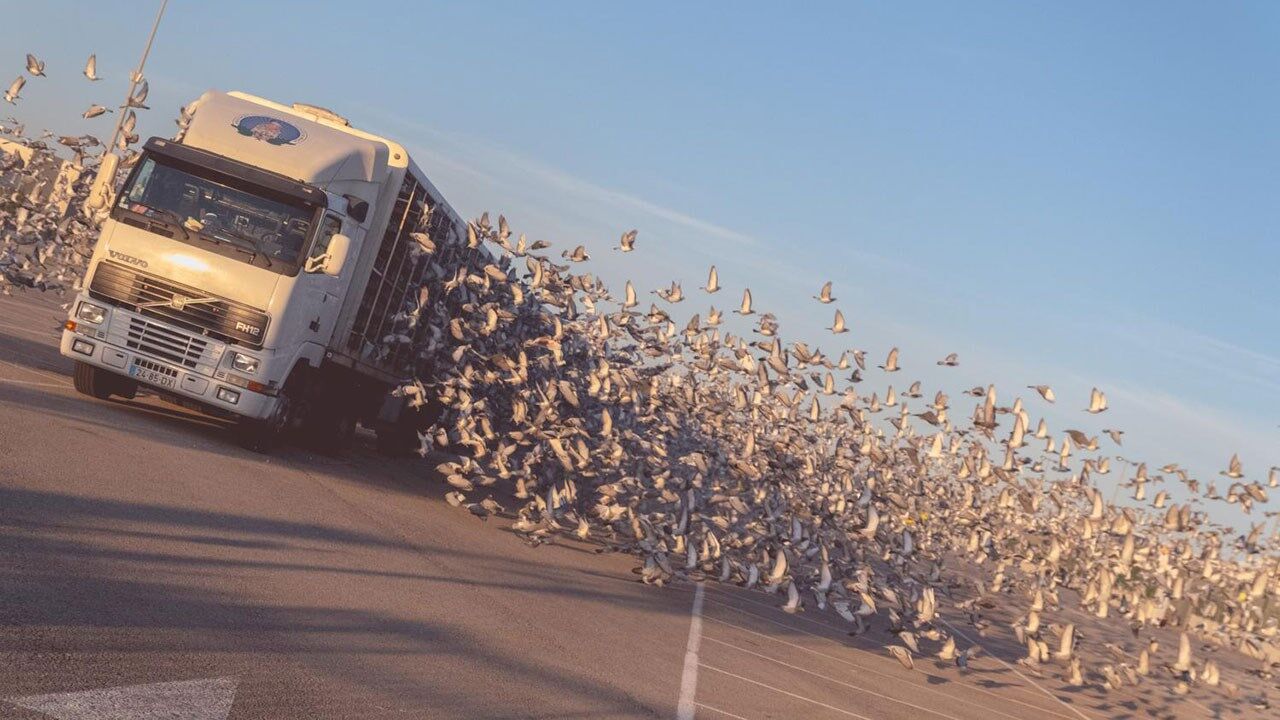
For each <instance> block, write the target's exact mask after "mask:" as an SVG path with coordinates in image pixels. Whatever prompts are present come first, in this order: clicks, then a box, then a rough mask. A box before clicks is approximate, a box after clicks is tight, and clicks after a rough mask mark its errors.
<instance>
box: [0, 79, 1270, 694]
mask: <svg viewBox="0 0 1280 720" xmlns="http://www.w3.org/2000/svg"><path fill="white" fill-rule="evenodd" d="M32 60H34V58H33V59H32ZM28 70H29V71H30V72H31V73H32V74H33V75H36V76H38V75H39V74H41V73H42V72H43V66H42V65H41V64H39V63H38V61H36V62H35V63H34V64H32V63H29V67H28ZM37 70H38V71H40V72H37ZM93 70H94V68H93V62H92V58H91V59H90V64H89V66H88V67H87V68H86V72H85V74H86V76H88V77H89V78H90V79H94V77H95V74H94V72H93ZM21 89H22V85H21V83H15V87H13V88H10V92H9V93H7V94H6V97H7V98H16V97H17V93H18V91H20V90H21ZM139 104H140V101H139ZM14 207H15V202H14V201H13V199H9V200H7V201H6V204H0V223H3V237H2V238H0V240H3V242H4V243H6V245H0V271H2V272H4V273H5V277H9V278H10V283H11V284H12V283H13V282H14V281H13V280H12V273H11V272H10V271H9V270H4V269H3V268H5V267H9V266H6V265H5V263H6V258H9V259H8V260H7V262H8V263H9V264H10V266H11V265H12V264H13V262H14V258H15V257H16V256H15V255H13V254H12V252H13V251H12V250H11V249H10V247H11V246H10V245H8V243H9V242H10V238H12V237H17V238H26V239H28V240H31V241H32V242H30V243H28V245H33V246H34V247H36V248H37V250H36V252H35V254H34V257H31V253H27V255H26V256H24V257H26V258H27V259H26V260H25V262H26V263H28V265H27V266H25V270H23V272H27V273H28V274H30V273H31V271H32V270H34V269H36V268H35V267H33V265H32V264H33V263H38V264H40V265H41V266H42V267H48V268H49V269H45V270H44V271H43V272H45V273H46V277H47V274H48V273H50V272H52V269H51V267H52V265H58V264H59V263H61V265H62V266H63V268H64V269H63V270H61V271H60V272H61V273H62V274H61V275H59V277H61V278H62V280H63V282H64V285H66V286H68V287H71V286H74V282H70V279H71V278H72V277H73V276H74V273H75V272H77V270H78V268H81V267H82V266H83V259H84V257H85V256H86V247H87V246H86V245H85V244H84V243H86V242H88V241H89V240H90V239H91V230H92V227H91V222H90V221H82V220H78V219H75V220H65V219H64V220H63V221H62V222H66V223H68V224H69V225H68V226H65V227H64V226H63V225H62V224H60V223H57V222H52V221H50V220H48V219H42V217H43V216H42V215H41V214H40V212H39V211H38V210H37V209H31V208H20V210H24V211H26V212H25V214H23V215H21V216H19V214H18V212H19V211H17V210H15V209H14ZM428 222H429V221H428V218H424V219H423V226H422V227H423V228H425V227H427V226H428V225H427V223H428ZM416 237H417V239H418V241H419V244H420V246H421V250H422V254H423V258H422V261H423V262H425V263H427V266H428V272H427V274H426V276H425V280H424V285H423V286H422V287H421V288H420V289H419V291H418V292H417V293H416V294H415V296H414V298H413V299H412V300H411V301H409V302H408V305H407V306H406V307H405V308H404V309H403V312H401V313H400V315H399V316H398V323H399V326H398V327H397V328H396V329H395V331H394V332H393V333H391V334H390V335H388V337H387V339H386V342H387V343H398V342H412V343H414V344H415V351H416V358H417V361H418V362H417V366H418V368H419V378H418V379H417V380H414V381H413V382H412V383H409V384H407V385H405V386H404V387H402V388H400V389H399V390H398V392H400V393H402V394H403V395H405V396H407V397H409V398H410V399H411V404H412V405H414V406H415V407H420V408H422V407H426V408H430V409H432V410H434V411H436V416H437V417H439V418H440V419H439V420H438V421H437V422H436V423H434V424H433V425H432V426H431V427H430V429H429V430H428V431H426V432H424V433H422V435H421V440H422V447H421V452H422V454H423V455H424V456H430V457H433V458H435V459H436V461H437V463H438V464H437V466H436V469H437V470H438V471H439V473H440V476H441V477H442V478H443V481H444V482H446V483H448V485H449V486H451V487H450V491H449V493H448V495H447V499H448V501H449V503H450V504H451V505H454V506H457V507H459V508H463V509H465V510H467V511H469V512H472V513H474V514H476V515H478V516H481V517H486V516H489V515H504V516H507V517H512V518H514V523H513V525H512V527H513V529H514V530H515V531H516V532H517V533H519V534H520V535H521V536H522V537H524V538H525V539H527V540H528V541H529V542H530V543H533V544H542V543H546V542H553V541H555V540H556V539H557V538H558V537H562V536H563V537H577V538H581V539H584V540H590V541H593V542H596V543H598V544H599V546H600V547H601V548H602V549H612V550H616V551H621V552H627V553H631V554H633V555H634V556H635V557H636V558H637V563H638V568H637V573H638V574H639V576H640V578H641V579H642V580H643V581H644V582H645V583H650V584H654V585H662V584H666V583H671V582H675V581H681V580H695V581H704V580H705V581H718V582H722V583H733V584H736V585H740V586H744V587H747V588H757V589H760V590H762V591H764V592H767V593H775V594H777V596H778V597H779V600H778V602H779V604H780V605H781V607H782V609H783V610H785V611H787V612H792V613H796V612H804V611H819V610H827V609H830V611H831V612H833V613H834V614H835V615H837V616H839V617H840V618H842V622H844V623H845V624H846V625H847V628H848V631H849V633H850V634H852V635H859V636H864V637H868V638H870V637H877V638H883V637H889V638H890V639H891V642H890V644H889V645H888V646H887V652H889V653H890V654H892V655H893V657H895V658H897V659H898V660H899V661H900V662H901V663H902V664H903V665H904V666H905V667H907V668H913V667H915V664H916V662H917V660H918V659H921V658H923V657H925V656H935V657H936V658H938V659H940V660H943V661H946V662H954V663H956V664H957V665H959V666H960V667H962V668H964V667H968V666H969V664H970V662H972V661H974V660H975V659H976V658H977V657H978V656H979V652H980V648H979V647H978V646H977V645H975V644H973V643H971V642H969V641H968V640H967V639H966V638H968V637H969V636H970V635H976V636H979V637H982V638H985V640H983V641H982V642H986V643H995V642H1001V641H1004V640H1009V641H1012V640H1016V642H1017V643H1018V647H1019V648H1020V650H1019V651H1018V652H1019V655H1020V657H1021V659H1020V660H1019V663H1020V665H1021V667H1022V668H1023V669H1024V671H1027V672H1033V673H1037V674H1043V675H1053V676H1056V677H1060V678H1061V679H1062V680H1063V681H1064V682H1066V683H1068V684H1070V685H1076V686H1089V687H1091V688H1093V689H1095V690H1097V691H1099V692H1103V691H1109V692H1125V691H1126V690H1128V689H1132V688H1133V687H1134V686H1139V685H1147V686H1148V687H1160V688H1165V689H1167V692H1168V694H1169V695H1170V698H1175V697H1176V696H1178V695H1186V694H1188V693H1191V692H1196V693H1211V694H1216V693H1221V694H1222V697H1223V698H1224V699H1225V700H1226V701H1227V702H1229V703H1244V702H1246V701H1247V702H1248V703H1250V704H1251V705H1252V706H1254V707H1257V708H1262V709H1265V708H1268V707H1270V700H1269V699H1268V697H1267V692H1266V691H1267V689H1268V688H1270V689H1272V690H1274V689H1275V688H1276V682H1277V678H1276V675H1275V673H1276V667H1277V666H1278V665H1280V601H1278V600H1277V591H1280V553H1278V552H1277V547H1278V545H1280V540H1278V539H1277V537H1276V536H1275V534H1274V533H1272V534H1271V535H1270V536H1268V535H1267V534H1266V532H1265V527H1266V525H1267V523H1268V521H1269V520H1270V518H1273V517H1275V516H1276V514H1277V513H1276V512H1275V511H1264V510H1263V509H1264V508H1265V507H1266V505H1267V503H1268V501H1269V496H1270V494H1271V493H1272V492H1274V491H1275V488H1276V487H1277V486H1278V485H1280V468H1275V467H1273V468H1270V469H1269V470H1262V471H1257V470H1251V471H1249V472H1247V471H1246V469H1245V468H1243V467H1242V466H1241V464H1240V462H1239V460H1238V459H1236V458H1234V457H1233V458H1232V459H1231V461H1230V462H1229V463H1228V464H1227V467H1226V469H1224V470H1223V471H1222V472H1221V477H1222V478H1223V480H1221V482H1223V483H1224V484H1225V485H1226V490H1225V492H1221V491H1219V490H1218V488H1217V487H1216V483H1215V482H1214V481H1212V480H1210V479H1202V478H1197V477H1195V476H1194V475H1193V474H1192V473H1190V472H1189V471H1187V470H1186V469H1184V468H1182V467H1179V466H1178V465H1177V464H1161V465H1156V464H1153V463H1145V462H1140V461H1134V460H1129V459H1125V458H1122V457H1119V456H1118V455H1114V453H1113V450H1114V448H1118V447H1119V446H1120V445H1121V443H1122V440H1123V432H1122V431H1120V430H1116V429H1105V430H1103V431H1102V433H1101V434H1102V435H1105V436H1106V438H1105V439H1104V440H1100V439H1099V437H1098V436H1097V435H1095V434H1091V433H1089V432H1086V431H1084V430H1080V429H1073V428H1061V429H1057V430H1053V429H1051V428H1050V427H1049V426H1048V424H1047V422H1046V421H1045V420H1044V419H1040V418H1037V417H1036V414H1037V412H1038V411H1040V410H1042V409H1044V408H1045V407H1047V406H1048V405H1049V404H1052V403H1055V402H1056V401H1057V397H1056V396H1055V394H1054V392H1053V389H1052V388H1051V387H1050V386H1048V385H1038V386H1032V387H1030V388H1026V389H1027V390H1028V391H1029V392H1026V393H1022V389H1020V388H1013V389H1011V388H998V387H997V386H996V385H994V384H992V385H988V386H986V387H975V388H971V389H966V390H963V391H962V392H960V393H958V396H952V395H951V394H949V393H948V392H947V391H946V390H933V391H931V392H929V393H926V391H925V389H924V388H923V387H922V386H921V383H920V382H909V383H900V384H899V387H905V388H906V389H905V390H901V391H895V390H894V388H893V386H892V385H888V384H887V383H888V382H890V381H891V380H892V379H893V378H894V377H898V375H897V374H898V373H903V372H906V371H907V370H908V369H909V368H910V367H911V365H912V363H911V362H910V360H909V359H904V358H903V356H902V355H901V354H900V353H899V351H898V349H897V348H894V349H892V350H890V351H889V352H888V353H887V354H886V356H885V361H884V362H883V364H879V365H875V366H873V368H875V369H869V368H868V362H869V361H868V359H867V355H866V353H865V352H863V351H862V350H857V349H852V348H848V349H845V348H844V347H841V348H840V349H838V350H836V351H834V352H831V353H828V352H824V351H823V350H821V349H819V348H818V347H817V346H815V345H812V344H810V343H807V342H803V341H800V340H795V339H793V340H790V341H787V340H784V339H783V337H782V335H781V328H780V325H779V322H778V319H777V317H776V316H775V315H773V314H770V313H768V312H765V311H763V310H761V309H759V308H757V307H755V306H754V305H753V302H752V297H751V292H750V290H749V289H744V290H742V296H741V298H742V299H741V302H740V303H739V304H738V305H737V307H736V308H734V309H733V310H732V312H733V313H734V314H735V315H737V316H740V318H741V319H740V320H738V321H737V322H738V323H739V324H741V325H742V327H743V328H744V330H745V332H742V333H734V332H731V331H730V330H729V328H728V327H727V326H725V327H722V322H723V321H724V320H725V319H726V318H725V317H724V314H723V310H722V309H717V308H716V307H715V306H714V305H712V306H711V307H710V309H709V310H707V311H705V312H692V313H679V312H678V309H679V308H680V307H682V303H686V302H692V298H691V297H688V296H686V295H685V294H684V292H683V290H682V288H681V287H680V285H679V284H672V285H671V286H670V287H669V288H663V289H661V290H658V291H655V294H656V295H657V296H658V297H659V300H658V301H655V302H653V303H651V304H649V307H648V308H643V307H641V304H640V301H639V299H638V296H637V294H636V290H635V288H634V287H633V286H632V285H631V283H630V282H628V283H626V285H625V287H624V289H623V292H622V293H621V294H615V293H613V292H611V291H610V290H609V289H608V288H607V287H605V285H604V284H603V282H602V281H601V280H600V279H599V278H597V277H595V276H594V275H593V274H592V273H591V272H588V271H585V270H581V269H580V268H583V267H585V266H584V265H583V263H586V262H588V261H589V260H590V256H589V253H588V251H587V249H586V248H585V247H583V246H578V247H576V248H575V249H574V250H572V251H567V252H564V253H561V254H560V255H559V256H555V255H553V254H552V253H550V252H549V251H548V249H549V247H550V246H549V244H548V243H546V242H542V241H538V242H532V243H530V242H528V241H527V240H526V238H525V237H524V236H523V235H521V236H513V234H512V231H511V230H510V228H509V226H508V223H507V221H506V219H505V218H503V217H501V216H499V217H498V219H497V222H496V223H493V222H491V221H490V219H489V216H488V215H487V214H486V215H484V216H482V217H480V218H479V219H477V220H476V221H474V222H472V223H470V224H469V228H468V237H467V238H466V239H465V240H462V241H459V242H460V244H461V246H462V247H459V248H457V249H456V251H450V252H447V253H446V252H443V250H444V248H441V247H437V244H436V241H435V239H433V238H431V237H429V236H428V235H427V234H426V233H425V230H424V231H423V232H421V233H419V234H417V235H416ZM636 240H637V234H636V232H635V231H631V232H628V233H626V234H624V235H623V236H622V238H621V242H620V243H619V244H618V245H617V247H615V248H614V250H615V251H618V252H624V253H628V252H633V251H635V250H636ZM446 257H449V258H456V259H451V260H449V261H447V262H446V261H445V260H444V258H446ZM77 262H79V263H80V264H79V265H77V264H76V263H77ZM45 263H51V265H50V266H45V265H44V264H45ZM720 282H721V279H720V277H719V274H718V272H717V270H716V268H714V267H712V268H711V269H710V271H709V273H708V277H707V281H706V284H705V285H704V286H703V287H701V288H700V289H699V292H700V293H701V294H703V295H705V297H706V298H707V300H708V301H714V299H715V298H716V297H717V295H718V293H720V292H721V291H722V290H724V288H723V287H722V286H721V284H720ZM21 284H26V285H29V286H36V287H39V286H40V285H39V283H32V282H26V283H21ZM817 285H818V283H815V286H817ZM49 287H53V286H49ZM833 292H834V291H833V284H832V283H830V282H827V283H825V284H823V285H821V287H820V289H819V290H818V292H817V294H816V295H815V296H814V300H815V302H816V303H819V304H821V305H823V306H830V305H832V304H833V303H835V302H836V301H837V300H836V298H835V297H833ZM677 316H678V317H677ZM832 317H833V319H832V323H831V326H830V327H829V331H830V332H831V333H832V336H831V341H832V343H835V342H836V341H837V339H839V338H842V337H843V336H845V335H846V334H847V333H848V332H849V328H848V326H847V325H846V322H845V319H844V316H843V314H842V313H841V312H840V311H839V310H833V315H832ZM935 362H936V364H937V365H939V366H942V367H954V366H956V365H958V364H959V358H958V357H957V355H955V354H951V355H948V356H947V357H945V358H942V359H941V360H937V361H935ZM882 384H883V385H885V387H881V385H882ZM868 386H871V387H868ZM1022 395H1025V398H1024V397H1023V396H1022ZM1010 400H1011V401H1010ZM965 405H972V410H971V411H969V410H968V409H966V407H965ZM1077 407H1079V408H1080V412H1081V413H1082V415H1081V418H1082V420H1084V419H1086V418H1088V417H1089V416H1090V415H1093V416H1097V415H1102V414H1103V413H1106V412H1107V410H1108V405H1107V398H1106V395H1105V394H1104V393H1103V392H1101V391H1100V390H1097V389H1095V390H1094V391H1093V392H1092V394H1091V397H1090V398H1089V399H1088V401H1087V406H1086V405H1085V402H1084V399H1083V398H1081V401H1080V405H1078V406H1077ZM442 458H447V460H445V461H443V462H440V460H441V459H442ZM1113 462H1114V463H1116V464H1120V463H1124V464H1127V465H1128V466H1129V468H1130V470H1131V472H1132V479H1130V480H1129V481H1128V482H1126V483H1124V486H1123V487H1124V488H1125V489H1126V490H1127V492H1126V498H1125V499H1124V500H1123V501H1120V502H1115V501H1113V500H1111V499H1108V498H1106V497H1104V492H1103V490H1102V489H1101V488H1100V482H1101V480H1100V478H1101V477H1102V476H1105V475H1107V474H1108V473H1110V472H1111V471H1112V464H1113ZM1175 483H1176V484H1178V485H1180V486H1181V488H1180V489H1178V490H1177V491H1175V492H1170V490H1169V489H1166V487H1164V486H1165V485H1168V486H1169V487H1173V486H1174V484H1175ZM511 496H514V498H516V500H517V502H518V507H513V508H506V507H504V506H503V505H502V502H504V501H505V500H504V499H505V498H507V497H511ZM1175 498H1185V500H1184V501H1182V502H1179V501H1177V500H1175ZM1207 502H1220V503H1229V504H1232V505H1234V506H1235V507H1236V508H1238V510H1239V511H1241V512H1243V513H1246V514H1252V513H1254V512H1255V511H1256V512H1258V513H1259V514H1260V515H1262V521H1261V522H1257V523H1254V524H1252V526H1251V527H1250V528H1249V529H1248V530H1247V531H1245V532H1239V533H1237V532H1236V531H1234V530H1232V529H1231V528H1229V527H1225V526H1223V525H1220V524H1217V523H1215V522H1212V521H1211V520H1210V518H1209V517H1208V514H1207V513H1206V511H1205V508H1206V505H1205V503H1207ZM947 618H950V619H949V620H948V619H947ZM957 626H964V627H967V628H968V630H967V631H965V632H961V631H959V628H958V627H957ZM1100 627H1101V628H1111V629H1112V630H1114V632H1109V633H1102V632H1101V631H1099V630H1097V629H1096V628H1100ZM886 633H887V635H886ZM1170 634H1171V635H1170ZM1161 636H1165V637H1176V640H1174V641H1166V642H1164V643H1161V642H1160V641H1159V639H1158V638H1159V637H1161ZM1221 653H1230V654H1231V655H1232V657H1233V658H1240V657H1243V658H1245V659H1246V661H1247V662H1246V663H1245V664H1239V663H1235V664H1233V665H1232V666H1231V668H1230V670H1229V671H1224V669H1225V668H1224V667H1222V666H1220V664H1219V662H1218V657H1219V654H1221ZM1224 665H1225V663H1224ZM1233 673H1234V676H1233ZM1246 685H1247V686H1248V687H1249V688H1251V689H1250V690H1248V691H1245V690H1242V689H1241V688H1242V687H1244V686H1246Z"/></svg>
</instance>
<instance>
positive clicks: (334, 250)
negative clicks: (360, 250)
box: [321, 233, 351, 277]
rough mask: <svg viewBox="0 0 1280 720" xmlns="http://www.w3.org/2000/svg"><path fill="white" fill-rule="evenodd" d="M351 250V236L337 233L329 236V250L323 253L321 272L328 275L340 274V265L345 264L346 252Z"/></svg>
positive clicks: (335, 275)
mask: <svg viewBox="0 0 1280 720" xmlns="http://www.w3.org/2000/svg"><path fill="white" fill-rule="evenodd" d="M350 251H351V238H349V237H347V236H346V235H343V234H342V233H338V234H337V235H334V236H333V237H331V238H329V251H328V252H326V253H325V255H324V265H322V266H321V272H323V273H324V274H325V275H328V276H330V277H337V276H339V275H341V274H342V266H343V265H346V264H347V253H348V252H350Z"/></svg>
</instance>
